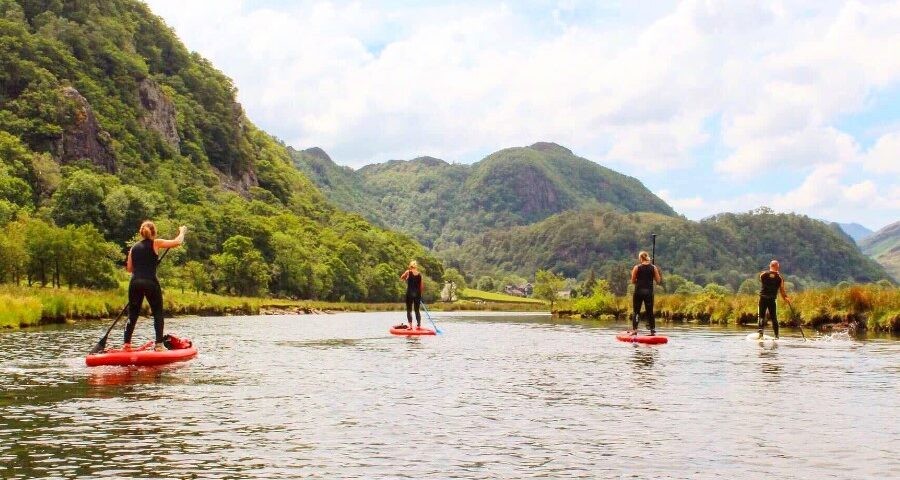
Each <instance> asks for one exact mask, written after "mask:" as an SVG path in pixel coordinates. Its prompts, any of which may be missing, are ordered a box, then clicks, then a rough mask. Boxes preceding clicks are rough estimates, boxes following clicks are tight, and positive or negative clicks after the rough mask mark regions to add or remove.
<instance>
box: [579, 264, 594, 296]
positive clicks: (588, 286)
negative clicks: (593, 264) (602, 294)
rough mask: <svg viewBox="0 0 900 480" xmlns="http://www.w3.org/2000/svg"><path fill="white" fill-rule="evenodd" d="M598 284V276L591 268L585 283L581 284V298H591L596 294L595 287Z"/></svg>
mask: <svg viewBox="0 0 900 480" xmlns="http://www.w3.org/2000/svg"><path fill="white" fill-rule="evenodd" d="M596 284H597V275H596V274H595V273H594V269H593V268H591V269H590V270H588V274H587V278H585V280H584V283H582V284H581V296H582V297H590V296H591V295H592V294H593V293H594V285H596Z"/></svg>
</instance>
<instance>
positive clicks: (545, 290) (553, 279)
mask: <svg viewBox="0 0 900 480" xmlns="http://www.w3.org/2000/svg"><path fill="white" fill-rule="evenodd" d="M565 284H566V279H565V278H564V277H562V276H561V275H557V274H555V273H553V272H551V271H549V270H538V271H537V272H536V273H535V274H534V297H535V298H539V299H541V300H546V301H548V302H550V310H553V304H554V302H556V298H557V295H558V294H559V291H560V289H562V288H563V286H565Z"/></svg>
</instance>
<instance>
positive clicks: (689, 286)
mask: <svg viewBox="0 0 900 480" xmlns="http://www.w3.org/2000/svg"><path fill="white" fill-rule="evenodd" d="M702 291H703V287H701V286H700V285H697V284H696V283H694V282H685V283H682V284H681V285H680V286H679V287H678V288H677V289H676V290H675V293H676V294H678V295H696V294H698V293H700V292H702Z"/></svg>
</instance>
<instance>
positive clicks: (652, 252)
mask: <svg viewBox="0 0 900 480" xmlns="http://www.w3.org/2000/svg"><path fill="white" fill-rule="evenodd" d="M650 236H651V237H652V238H653V247H652V248H651V249H650V265H653V278H652V279H651V280H650V312H648V313H649V314H650V317H654V316H656V302H655V300H656V234H655V233H651V234H650ZM650 320H653V318H651V319H650ZM654 325H655V322H654Z"/></svg>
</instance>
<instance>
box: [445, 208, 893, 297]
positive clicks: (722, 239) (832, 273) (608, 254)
mask: <svg viewBox="0 0 900 480" xmlns="http://www.w3.org/2000/svg"><path fill="white" fill-rule="evenodd" d="M652 233H656V234H657V235H658V237H657V245H656V252H657V260H658V263H659V264H660V266H661V267H662V269H663V271H664V272H666V273H667V274H669V275H671V274H678V275H679V276H682V277H684V278H686V279H688V280H691V281H693V282H695V283H697V284H699V285H705V284H707V283H716V284H720V285H728V286H730V287H731V288H732V289H737V288H739V286H740V285H741V283H743V282H744V281H745V280H746V279H747V278H749V277H752V276H753V274H754V273H755V272H759V271H761V270H763V269H765V268H767V266H768V263H769V261H770V260H772V259H773V258H777V259H779V260H780V261H781V263H782V268H783V270H784V272H785V273H786V274H788V275H790V276H791V278H792V279H793V280H794V281H795V282H800V283H804V282H805V283H807V284H808V285H812V284H813V283H816V282H840V281H845V280H846V281H858V282H872V281H877V280H881V279H884V278H886V275H885V273H884V271H883V270H882V269H881V268H880V267H879V265H877V264H876V263H875V262H874V261H872V260H871V259H869V258H867V257H866V256H864V255H862V253H861V252H860V251H859V249H857V248H856V245H855V244H853V243H852V241H849V238H848V237H847V236H846V234H844V233H843V232H842V231H840V229H839V228H838V227H837V226H836V225H828V224H826V223H824V222H821V221H818V220H813V219H810V218H809V217H806V216H801V215H786V214H774V213H772V212H771V211H768V210H766V209H760V210H758V211H755V212H750V213H744V214H732V213H725V214H720V215H717V216H714V217H712V218H709V219H706V220H703V221H701V222H693V221H690V220H686V219H684V218H680V217H673V216H665V215H659V214H654V213H629V214H624V213H621V212H617V211H614V210H612V209H609V208H594V209H588V210H581V211H573V212H565V213H562V214H559V215H555V216H553V217H550V218H548V219H546V220H544V221H542V222H539V223H536V224H533V225H529V226H525V227H516V228H510V229H497V230H493V231H491V232H489V233H487V234H484V235H481V236H478V237H474V238H472V239H469V240H467V241H466V242H464V243H463V244H462V245H461V246H460V247H457V248H453V249H450V250H448V251H446V252H443V253H442V255H443V256H445V257H446V258H447V259H448V260H449V263H450V264H451V265H453V266H457V267H459V268H460V270H461V271H463V272H465V273H471V274H473V275H484V274H487V275H493V276H495V277H498V278H499V277H501V276H502V275H504V274H505V273H506V272H513V273H517V274H519V275H522V276H529V275H531V274H532V273H533V272H534V271H535V270H537V269H541V268H549V269H551V270H553V271H555V272H559V273H562V274H563V275H565V276H567V277H572V278H575V277H578V278H582V279H583V278H584V277H585V276H586V275H587V274H588V273H589V271H591V270H593V272H594V274H595V275H596V276H597V278H607V279H609V280H611V281H614V282H615V281H616V279H622V277H623V276H626V277H627V274H628V272H629V271H630V268H631V266H632V265H633V264H634V263H635V258H636V256H637V252H639V251H640V250H647V251H649V250H650V247H651V240H650V239H651V234H652ZM626 281H627V278H626ZM808 285H807V286H808Z"/></svg>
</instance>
